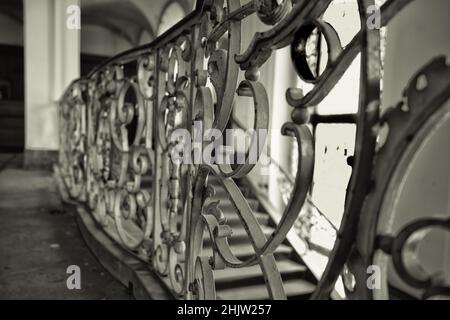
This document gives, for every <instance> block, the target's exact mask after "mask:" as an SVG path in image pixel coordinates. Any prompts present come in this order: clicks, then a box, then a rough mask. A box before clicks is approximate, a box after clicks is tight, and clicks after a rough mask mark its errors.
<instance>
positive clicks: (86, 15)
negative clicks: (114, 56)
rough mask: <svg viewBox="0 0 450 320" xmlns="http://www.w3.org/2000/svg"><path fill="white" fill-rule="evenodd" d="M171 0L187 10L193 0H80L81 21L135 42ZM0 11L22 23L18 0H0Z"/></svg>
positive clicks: (154, 29)
mask: <svg viewBox="0 0 450 320" xmlns="http://www.w3.org/2000/svg"><path fill="white" fill-rule="evenodd" d="M173 2H177V3H179V4H180V6H181V7H182V8H183V10H184V11H185V12H186V13H188V12H189V11H191V10H192V8H193V6H194V2H195V0H178V1H176V0H175V1H174V0H80V4H81V23H82V25H83V24H84V25H98V26H101V27H104V28H107V29H109V30H110V31H112V32H113V33H114V34H117V35H118V36H120V37H122V38H124V39H125V40H126V41H127V42H129V43H130V44H131V45H137V44H138V42H139V39H140V38H141V36H142V34H143V33H145V32H147V33H148V35H149V36H150V38H154V37H155V36H156V33H157V30H158V25H159V23H160V19H161V15H162V13H163V11H164V10H165V9H166V8H167V7H168V6H169V5H170V4H171V3H173ZM0 12H2V13H3V14H5V15H7V16H9V17H11V18H12V19H14V20H16V21H18V22H21V23H23V3H22V1H21V0H1V1H0ZM175 22H176V21H175Z"/></svg>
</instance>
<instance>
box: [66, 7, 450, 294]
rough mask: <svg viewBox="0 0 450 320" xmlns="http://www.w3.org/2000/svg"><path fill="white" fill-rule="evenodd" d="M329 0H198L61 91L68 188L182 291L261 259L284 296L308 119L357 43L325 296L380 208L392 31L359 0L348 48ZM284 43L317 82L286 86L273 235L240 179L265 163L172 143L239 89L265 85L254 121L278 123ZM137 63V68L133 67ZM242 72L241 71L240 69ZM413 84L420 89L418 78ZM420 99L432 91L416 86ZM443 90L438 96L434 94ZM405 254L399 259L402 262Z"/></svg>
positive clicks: (219, 115)
mask: <svg viewBox="0 0 450 320" xmlns="http://www.w3.org/2000/svg"><path fill="white" fill-rule="evenodd" d="M331 2H332V0H318V1H306V0H296V1H290V0H283V1H278V2H277V1H266V0H254V1H250V2H248V3H247V4H245V5H242V6H241V4H240V1H239V0H227V1H223V0H219V1H204V2H203V1H199V2H198V3H197V6H196V9H195V11H194V12H193V13H192V14H190V15H189V16H188V17H187V18H186V19H185V20H183V21H184V23H179V24H177V25H176V26H174V27H173V28H172V29H170V30H169V31H167V33H166V34H165V35H164V36H162V37H161V38H160V39H158V40H157V41H154V42H152V43H150V44H148V45H145V46H143V47H139V48H136V49H134V50H131V51H129V52H126V53H125V54H122V55H119V56H118V57H116V58H113V59H111V60H109V61H107V62H106V63H104V64H103V65H101V66H99V67H98V68H96V69H95V70H93V71H92V72H91V73H90V74H89V75H88V76H87V77H86V78H83V79H79V80H76V81H74V82H73V83H72V85H71V86H70V87H69V88H68V89H67V91H66V93H65V94H64V96H63V98H62V99H61V119H62V121H61V151H60V167H61V171H62V173H63V177H64V181H65V183H66V186H67V188H68V190H69V191H70V195H71V196H72V197H73V198H74V199H76V200H77V201H79V202H80V203H83V202H84V203H86V205H87V206H88V207H89V208H90V209H91V211H92V213H93V216H94V217H95V218H96V220H97V221H98V222H99V225H100V226H101V227H102V228H104V229H105V230H106V232H109V233H111V234H112V235H113V238H114V239H116V241H117V242H118V243H119V244H120V245H122V246H123V247H124V248H126V249H127V250H129V251H130V252H132V253H133V254H135V255H136V256H137V257H139V258H141V259H143V260H144V261H146V262H148V263H149V268H152V269H153V270H154V271H155V272H156V273H157V274H158V275H159V276H160V277H161V279H162V280H163V282H164V283H165V284H166V285H167V287H168V288H169V289H170V290H171V292H172V293H173V294H174V296H176V297H178V298H188V299H215V298H216V297H217V295H216V290H215V285H214V272H215V271H217V270H222V269H225V268H235V269H239V268H243V267H247V266H251V265H256V264H258V265H259V266H260V267H261V270H262V272H263V274H264V279H265V282H266V287H267V291H268V293H269V296H270V297H271V298H274V299H284V298H286V293H285V291H284V287H283V280H282V278H281V275H280V272H279V271H278V268H277V263H276V260H275V258H274V254H273V253H274V251H275V250H276V249H277V248H278V247H279V246H280V244H281V243H282V242H283V241H285V239H286V235H287V233H288V231H289V230H290V229H291V227H292V226H293V225H294V224H295V223H296V221H297V220H298V216H299V214H300V211H301V209H302V207H303V206H304V205H305V202H308V201H310V200H308V191H309V189H310V186H311V184H312V179H313V171H314V159H315V155H314V136H313V134H312V132H311V130H310V128H309V124H310V120H311V115H312V113H314V111H313V110H312V108H311V107H313V106H315V105H317V104H318V103H320V101H322V100H323V99H324V98H325V97H326V96H327V95H328V93H329V92H330V91H331V89H332V88H333V87H334V85H335V84H336V83H337V82H338V81H339V79H340V78H341V77H342V75H343V74H344V72H345V71H346V70H347V68H348V67H349V65H350V63H351V62H352V61H353V59H354V58H355V57H356V55H357V54H358V53H361V82H360V96H361V97H360V105H359V108H358V112H357V114H356V116H355V119H356V125H357V134H356V145H355V150H356V151H355V152H356V153H355V155H354V156H353V159H354V161H353V162H352V169H353V172H352V176H351V179H350V182H349V187H348V192H347V199H346V205H345V212H344V217H343V221H342V224H341V228H340V230H339V231H338V234H339V235H340V236H338V237H337V238H336V242H335V245H334V248H333V250H332V251H331V253H330V254H329V262H328V265H327V268H326V270H325V271H324V273H323V275H322V277H321V279H319V280H320V281H319V285H318V287H317V289H316V291H315V293H314V294H313V298H328V297H329V296H330V293H331V291H332V290H333V287H334V283H335V281H336V279H337V278H338V277H339V275H340V273H341V271H342V270H343V268H344V264H345V263H346V262H347V260H348V258H349V257H350V255H351V250H352V248H353V244H354V241H355V239H356V237H357V235H358V236H360V235H361V233H358V232H357V226H358V222H360V221H361V219H360V212H361V210H362V208H363V205H364V206H365V207H368V208H369V209H368V212H369V213H367V214H368V215H369V216H370V217H371V218H370V219H369V218H368V219H367V221H371V219H373V217H376V212H377V210H376V209H371V208H370V207H371V206H376V205H378V204H379V203H380V202H381V199H378V198H377V199H373V198H368V200H367V198H366V196H367V194H368V193H369V186H370V179H371V172H372V170H375V171H376V170H378V169H377V168H378V167H375V168H374V167H373V165H374V163H375V160H377V161H378V162H381V163H382V160H380V158H381V157H382V156H380V155H377V154H376V150H377V149H376V144H377V135H376V134H374V130H373V128H376V127H377V125H378V124H379V123H380V121H386V119H384V118H383V119H380V115H379V99H380V87H379V86H380V73H381V72H380V56H379V55H380V48H379V43H380V35H379V31H378V30H369V29H367V27H366V23H365V21H366V20H367V8H368V6H370V5H373V4H374V1H373V0H358V1H357V3H358V7H359V12H360V21H361V30H360V31H359V32H358V33H357V34H356V35H355V36H354V38H353V40H352V41H351V42H350V43H349V44H348V45H347V46H346V47H345V48H343V47H342V46H341V43H340V40H339V36H338V34H337V32H336V31H335V30H334V28H333V26H332V25H331V24H329V23H327V22H325V21H323V20H322V19H321V16H322V15H323V13H324V12H325V10H326V9H327V7H328V6H329V5H330V3H331ZM409 2H410V0H399V1H397V0H396V1H392V0H391V1H388V2H387V3H386V4H385V5H384V6H383V7H382V8H381V16H382V24H383V25H386V24H387V23H388V22H389V20H390V19H391V18H392V17H393V16H394V15H395V14H396V13H397V12H398V11H400V10H401V9H402V8H403V7H404V6H405V5H406V4H408V3H409ZM250 15H255V16H256V17H258V19H259V20H260V21H261V22H262V23H264V24H266V25H268V26H270V29H268V30H266V31H264V32H257V33H255V34H254V35H253V38H252V40H251V41H250V43H249V45H248V47H246V48H241V34H242V32H244V31H243V30H242V27H241V21H242V20H243V19H245V18H246V17H248V16H250ZM313 31H314V32H318V33H319V34H320V36H321V37H323V39H324V41H326V43H327V46H328V48H329V49H328V61H327V64H326V67H325V69H324V71H323V72H322V73H321V74H317V73H316V72H313V71H312V70H311V68H310V67H309V65H308V61H307V55H306V42H307V39H308V38H309V37H310V36H311V35H312V33H313ZM286 46H290V47H291V56H292V60H293V66H294V67H295V70H296V71H297V74H298V76H299V77H300V78H301V79H303V80H304V81H306V82H309V83H312V84H313V89H312V90H311V91H310V92H309V93H307V94H306V95H302V94H301V93H300V90H299V89H297V88H286V100H287V102H288V103H289V104H290V105H291V106H292V107H293V111H292V116H291V118H292V119H291V120H292V121H290V122H287V123H285V124H284V125H283V126H282V127H281V128H278V129H279V130H280V131H281V132H282V134H283V135H289V136H292V137H294V138H295V140H296V143H297V145H298V158H299V162H298V167H297V172H296V175H295V178H294V181H293V188H292V190H291V193H290V197H289V201H288V203H287V207H286V209H285V211H284V212H283V213H282V218H281V220H280V222H279V223H278V224H277V226H276V227H275V231H274V232H273V233H272V234H271V235H269V236H266V235H265V234H264V232H263V230H262V228H261V226H260V224H259V223H258V220H257V218H256V217H255V213H254V210H252V207H251V206H250V205H249V202H248V199H246V197H245V196H244V194H243V193H242V192H241V191H240V189H239V187H238V185H237V183H236V181H237V180H238V179H239V178H245V177H247V176H248V173H249V172H250V171H252V170H253V169H254V164H249V163H248V161H247V162H246V163H245V164H239V165H237V166H231V165H227V164H225V165H223V164H215V163H212V164H196V163H183V162H178V161H176V160H175V159H174V158H173V152H174V149H175V148H176V145H177V143H180V142H183V143H185V142H186V141H177V140H175V141H174V140H173V135H172V133H173V132H174V131H176V130H177V129H182V130H185V131H186V132H189V133H191V135H192V133H193V132H194V125H193V123H194V122H195V121H199V122H201V125H202V127H203V129H204V130H210V129H216V130H219V132H224V130H225V129H226V127H227V125H228V124H229V121H230V115H231V114H232V112H233V108H237V106H236V105H235V103H234V102H235V100H236V99H235V98H236V96H246V97H249V98H250V99H253V102H254V104H253V105H254V114H255V116H254V118H255V121H254V124H253V128H252V129H254V130H258V129H265V130H268V129H269V109H270V105H269V99H268V97H267V92H266V88H265V87H264V85H263V84H262V82H261V81H260V80H259V78H260V74H259V69H260V68H261V67H262V66H263V65H264V64H265V63H266V62H267V60H268V59H269V58H270V57H271V56H272V54H273V53H274V52H275V51H276V50H277V49H280V48H283V47H286ZM130 65H132V66H134V67H133V68H134V69H132V70H130V68H129V66H130ZM430 68H431V66H430ZM427 70H428V69H427ZM427 70H425V71H424V72H426V71H427ZM240 73H242V74H243V80H240V81H238V79H240V78H239V75H240ZM448 78H449V77H448V76H447V79H448ZM432 79H433V78H431V80H432ZM408 92H409V95H415V94H416V93H415V92H413V91H411V89H409V91H408ZM447 92H449V90H448V88H447ZM441 95H442V94H441ZM415 99H419V100H420V97H410V99H409V100H411V101H414V100H415ZM431 102H434V100H432V101H425V102H424V105H428V104H429V103H431ZM273 107H274V106H273ZM413 107H414V106H413ZM387 119H391V118H387ZM392 119H394V118H392ZM387 121H394V120H387ZM395 125H397V124H395ZM254 143H256V142H252V143H251V144H250V147H249V148H252V144H254ZM178 151H179V150H178ZM260 155H261V153H260V152H259V153H258V154H257V157H259V156H260ZM378 162H377V163H378ZM373 203H374V204H373ZM224 207H227V208H231V210H232V211H233V212H234V213H235V214H236V215H237V216H238V217H239V220H240V221H241V223H242V224H243V225H244V227H245V231H246V233H247V236H248V237H249V239H250V240H251V244H252V248H253V254H252V255H250V256H249V257H247V258H245V259H241V258H239V257H237V256H236V255H235V253H234V252H233V249H232V247H231V246H230V244H229V241H228V239H229V237H230V236H231V234H232V232H233V229H232V226H230V224H229V223H228V222H227V219H226V218H225V217H224V214H223V208H224ZM432 224H439V225H441V224H442V225H443V226H445V227H447V228H448V221H435V220H433V221H429V222H427V224H426V225H427V226H428V225H432ZM373 225H375V224H373ZM422 227H423V226H422V224H420V226H415V225H414V226H412V227H411V228H413V229H414V230H413V231H411V230H410V229H409V228H407V229H405V231H403V233H401V234H400V235H399V236H398V238H396V240H393V242H392V248H394V249H392V250H393V251H392V252H396V250H397V251H398V247H402V246H403V245H404V244H405V243H406V242H407V240H408V239H407V238H408V236H410V235H411V234H412V233H414V232H416V229H420V228H422ZM370 234H371V236H370V237H369V238H370V241H368V242H370V243H371V245H366V247H367V248H369V247H370V248H373V241H374V240H373V239H375V237H374V236H373V232H371V233H370ZM205 235H206V236H205ZM206 237H209V239H210V240H209V241H210V242H211V243H212V245H211V248H209V249H205V238H206ZM362 237H364V235H363V236H362ZM369 238H364V239H363V242H362V243H364V241H366V240H367V239H369ZM367 248H366V251H367V250H368V249H367ZM353 250H354V249H353ZM370 250H371V249H370ZM370 250H369V251H370ZM395 257H396V256H395ZM395 259H397V258H395ZM397 260H398V259H397ZM399 261H400V262H398V263H397V264H396V265H397V267H399V268H404V267H405V266H404V264H403V262H401V261H402V260H399ZM365 262H367V261H365ZM365 262H364V263H365ZM364 263H362V264H361V265H365V264H364ZM357 280H358V281H360V279H357ZM412 282H414V281H412ZM447 289H448V288H447ZM447 289H446V290H447Z"/></svg>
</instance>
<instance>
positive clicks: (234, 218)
mask: <svg viewBox="0 0 450 320" xmlns="http://www.w3.org/2000/svg"><path fill="white" fill-rule="evenodd" d="M223 214H224V216H225V218H226V219H227V222H228V223H232V222H240V221H241V220H240V218H239V216H238V214H237V213H235V212H224V213H223ZM253 215H254V216H255V218H256V219H257V220H258V222H259V223H260V224H266V223H267V222H268V221H269V215H267V214H266V213H262V212H253Z"/></svg>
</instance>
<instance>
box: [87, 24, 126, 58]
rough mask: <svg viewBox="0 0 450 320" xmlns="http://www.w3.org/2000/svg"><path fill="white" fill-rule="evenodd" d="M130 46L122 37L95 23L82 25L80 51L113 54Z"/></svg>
mask: <svg viewBox="0 0 450 320" xmlns="http://www.w3.org/2000/svg"><path fill="white" fill-rule="evenodd" d="M130 48H131V44H130V43H128V41H126V40H125V39H124V38H123V37H121V36H119V35H117V34H115V33H113V32H112V31H110V30H109V29H106V28H103V27H101V26H97V25H82V28H81V53H87V54H93V55H101V56H113V55H115V54H118V53H120V52H122V51H125V50H128V49H130Z"/></svg>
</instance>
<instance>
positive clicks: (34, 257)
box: [0, 154, 132, 299]
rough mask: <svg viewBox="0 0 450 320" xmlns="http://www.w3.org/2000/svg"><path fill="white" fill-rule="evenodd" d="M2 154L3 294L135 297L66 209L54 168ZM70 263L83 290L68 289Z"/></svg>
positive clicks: (1, 296) (4, 296)
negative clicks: (31, 166)
mask: <svg viewBox="0 0 450 320" xmlns="http://www.w3.org/2000/svg"><path fill="white" fill-rule="evenodd" d="M21 163H22V159H21V155H20V154H19V155H13V154H0V299H132V295H131V293H130V292H129V291H128V290H127V289H126V288H125V287H124V286H122V285H121V284H120V283H119V282H118V281H116V280H115V279H114V278H112V277H111V276H110V275H109V273H108V272H107V271H106V270H105V269H104V268H103V267H102V266H101V265H100V264H99V263H98V261H97V260H96V259H95V257H94V256H93V255H92V253H91V252H90V251H89V249H88V248H87V247H86V245H85V244H84V242H83V239H82V238H81V235H80V232H79V230H78V227H77V225H76V222H75V218H74V216H73V215H72V214H71V213H68V212H65V211H64V210H63V209H62V205H61V202H60V199H59V196H58V193H57V190H56V185H55V183H54V181H53V178H52V175H51V173H50V172H46V171H27V170H23V169H22V168H21ZM70 265H77V266H79V267H80V269H81V289H79V290H76V289H74V290H69V289H68V288H67V284H66V282H67V278H68V277H69V276H70V274H68V273H66V271H67V268H68V267H69V266H70Z"/></svg>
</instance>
